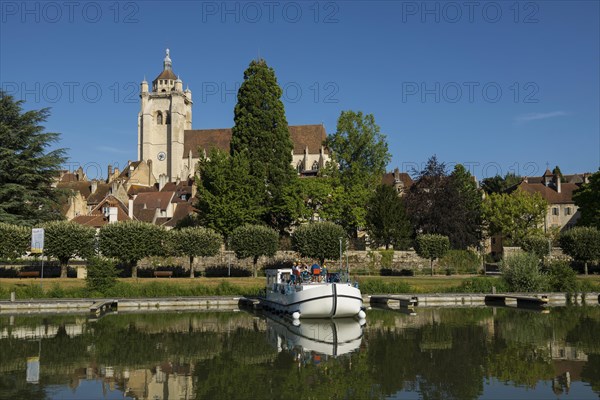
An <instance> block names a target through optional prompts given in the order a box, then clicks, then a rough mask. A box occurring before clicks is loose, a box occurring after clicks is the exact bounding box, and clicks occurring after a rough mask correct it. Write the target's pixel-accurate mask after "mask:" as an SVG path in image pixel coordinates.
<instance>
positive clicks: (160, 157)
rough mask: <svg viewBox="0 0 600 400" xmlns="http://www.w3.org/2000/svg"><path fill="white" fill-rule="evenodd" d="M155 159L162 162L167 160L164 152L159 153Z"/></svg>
mask: <svg viewBox="0 0 600 400" xmlns="http://www.w3.org/2000/svg"><path fill="white" fill-rule="evenodd" d="M156 158H158V161H164V159H165V158H167V155H166V154H165V152H164V151H161V152H160V153H158V154H157V155H156Z"/></svg>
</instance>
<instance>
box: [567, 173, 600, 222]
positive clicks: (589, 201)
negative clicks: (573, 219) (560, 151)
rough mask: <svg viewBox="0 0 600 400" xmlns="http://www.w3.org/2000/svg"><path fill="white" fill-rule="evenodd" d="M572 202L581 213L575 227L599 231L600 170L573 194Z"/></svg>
mask: <svg viewBox="0 0 600 400" xmlns="http://www.w3.org/2000/svg"><path fill="white" fill-rule="evenodd" d="M573 201H574V202H575V205H576V206H577V207H579V212H580V213H581V217H580V218H579V220H578V221H577V225H580V226H594V227H596V229H600V170H598V171H597V172H596V173H594V174H593V175H592V176H590V181H589V183H586V184H583V185H582V186H581V187H580V188H579V189H577V190H576V191H575V193H573Z"/></svg>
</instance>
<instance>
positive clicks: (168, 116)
mask: <svg viewBox="0 0 600 400" xmlns="http://www.w3.org/2000/svg"><path fill="white" fill-rule="evenodd" d="M165 115H166V122H165V124H167V125H171V113H170V112H168V111H165Z"/></svg>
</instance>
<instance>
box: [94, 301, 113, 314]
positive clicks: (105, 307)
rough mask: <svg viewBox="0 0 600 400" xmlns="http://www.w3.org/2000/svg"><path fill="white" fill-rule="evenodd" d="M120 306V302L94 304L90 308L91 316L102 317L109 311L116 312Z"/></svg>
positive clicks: (98, 302) (97, 302)
mask: <svg viewBox="0 0 600 400" xmlns="http://www.w3.org/2000/svg"><path fill="white" fill-rule="evenodd" d="M118 305H119V301H118V300H100V301H96V302H94V304H92V305H91V307H90V314H92V315H93V316H95V317H100V316H102V315H104V314H106V313H107V312H108V311H112V310H113V309H114V310H116V309H117V307H118Z"/></svg>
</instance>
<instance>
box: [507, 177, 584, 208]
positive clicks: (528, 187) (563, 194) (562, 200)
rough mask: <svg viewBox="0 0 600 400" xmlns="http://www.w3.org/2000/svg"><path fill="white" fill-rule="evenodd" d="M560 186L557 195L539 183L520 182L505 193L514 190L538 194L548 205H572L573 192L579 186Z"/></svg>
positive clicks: (554, 190)
mask: <svg viewBox="0 0 600 400" xmlns="http://www.w3.org/2000/svg"><path fill="white" fill-rule="evenodd" d="M560 186H561V190H560V193H558V192H557V191H556V189H555V188H554V187H550V186H545V185H544V184H541V183H527V182H521V183H520V184H518V185H516V186H513V187H512V188H510V189H508V190H507V192H508V193H511V192H513V191H515V190H516V189H520V190H523V191H525V192H527V193H530V194H534V193H539V194H540V195H541V196H542V197H543V198H544V199H545V200H546V201H547V202H548V203H550V204H571V203H573V192H574V191H575V190H577V189H578V188H579V185H577V184H575V183H562V184H561V185H560Z"/></svg>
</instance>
